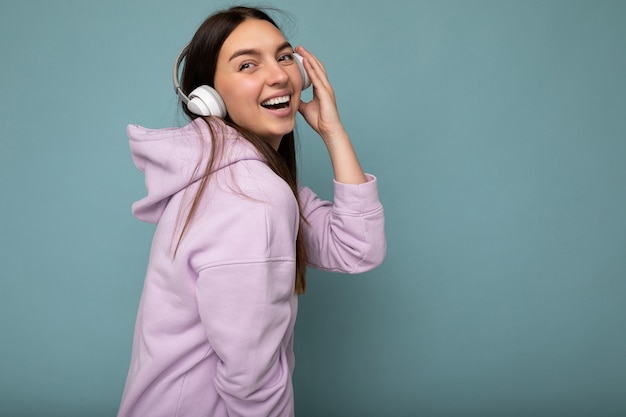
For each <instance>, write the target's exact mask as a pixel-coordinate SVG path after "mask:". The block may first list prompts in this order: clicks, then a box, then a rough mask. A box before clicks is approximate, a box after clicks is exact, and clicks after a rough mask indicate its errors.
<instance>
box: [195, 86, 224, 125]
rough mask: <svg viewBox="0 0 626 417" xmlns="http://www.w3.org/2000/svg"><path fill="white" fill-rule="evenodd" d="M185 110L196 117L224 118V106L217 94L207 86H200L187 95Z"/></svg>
mask: <svg viewBox="0 0 626 417" xmlns="http://www.w3.org/2000/svg"><path fill="white" fill-rule="evenodd" d="M187 108H188V109H189V111H190V112H192V113H193V114H197V115H198V116H217V117H220V118H224V117H225V116H226V105H225V104H224V100H222V97H220V95H219V93H218V92H217V91H216V90H215V89H214V88H212V87H209V86H208V85H201V86H200V87H198V88H196V89H194V90H193V91H192V92H191V93H190V94H189V102H188V103H187Z"/></svg>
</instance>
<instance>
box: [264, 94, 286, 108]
mask: <svg viewBox="0 0 626 417" xmlns="http://www.w3.org/2000/svg"><path fill="white" fill-rule="evenodd" d="M290 100H291V96H290V95H286V96H282V97H274V98H271V99H269V100H266V101H264V102H263V103H261V106H263V107H265V108H266V109H270V110H280V109H285V108H287V107H289V101H290Z"/></svg>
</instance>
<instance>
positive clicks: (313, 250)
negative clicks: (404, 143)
mask: <svg viewBox="0 0 626 417" xmlns="http://www.w3.org/2000/svg"><path fill="white" fill-rule="evenodd" d="M217 126H218V127H217V128H218V130H219V129H222V130H223V132H224V152H223V156H222V158H221V159H219V160H218V163H217V164H216V167H215V170H214V172H213V174H212V175H211V177H210V181H209V183H208V185H207V187H206V189H205V191H204V193H203V198H202V200H201V203H200V206H199V207H198V210H197V212H196V213H197V214H196V216H195V218H194V219H193V221H192V223H191V225H190V226H189V228H188V229H187V231H186V233H185V236H184V238H183V239H182V241H181V244H180V246H179V248H178V252H177V254H176V257H175V258H173V257H172V254H173V250H174V248H175V247H176V242H177V241H178V236H179V234H180V227H181V225H182V224H184V221H185V219H186V214H187V211H188V208H189V204H190V201H191V200H192V199H193V196H194V195H195V192H196V190H197V189H198V185H199V181H198V180H199V179H200V178H201V176H202V173H203V171H204V169H203V167H202V166H201V167H200V168H199V169H196V166H197V164H198V161H199V159H200V155H201V154H202V153H203V152H204V155H208V152H209V149H210V146H211V140H210V133H209V130H208V128H207V126H206V123H205V122H204V121H203V120H202V119H200V118H198V119H196V120H195V121H194V122H191V123H190V124H188V125H187V126H184V127H182V128H167V129H159V130H152V129H146V128H143V127H140V126H137V125H130V126H128V136H129V138H130V147H131V151H132V155H133V160H134V162H135V164H136V166H137V167H138V168H139V169H140V170H141V171H143V172H144V173H145V177H146V180H145V181H146V188H147V190H148V194H147V196H146V197H145V198H143V199H141V200H139V201H137V202H136V203H135V204H134V205H133V213H134V214H135V215H136V216H137V217H138V218H139V219H140V220H143V221H146V222H150V223H156V225H157V227H156V231H155V234H154V239H153V242H152V248H151V253H150V260H149V263H148V269H147V273H146V278H145V284H144V289H143V294H142V297H141V302H140V305H139V312H138V315H137V323H136V327H135V335H134V342H133V350H132V357H131V363H130V369H129V372H128V379H127V381H126V387H125V390H124V394H123V397H122V401H121V405H120V409H119V414H118V416H119V417H126V416H141V417H159V416H212V417H219V416H263V417H269V416H292V415H293V414H294V405H293V389H292V382H291V375H292V372H293V368H294V354H293V329H294V323H295V320H296V313H297V300H298V299H297V296H296V295H295V294H294V280H295V240H296V233H297V230H298V227H299V225H300V218H299V212H298V207H297V203H296V200H295V198H294V196H293V193H292V192H291V189H290V188H289V186H288V185H287V184H286V183H285V182H284V181H283V180H282V179H281V178H280V177H278V176H277V175H276V174H275V173H274V172H272V170H271V169H270V168H269V167H268V166H267V165H266V164H265V163H264V162H263V158H262V157H261V156H260V155H259V154H258V152H257V151H256V150H255V149H254V147H253V146H252V145H251V144H250V143H249V142H247V141H246V140H245V139H243V138H241V137H240V136H239V135H238V134H237V132H236V131H235V130H234V129H232V128H229V127H226V126H224V125H223V124H222V123H219V124H218V125H217ZM299 196H300V200H301V204H302V209H303V214H304V216H305V217H306V219H307V221H308V222H309V224H308V225H307V224H305V223H303V224H302V227H303V234H304V237H305V242H306V246H307V250H308V261H309V266H311V267H313V268H319V269H325V270H330V271H340V272H347V273H359V272H363V271H367V270H370V269H372V268H374V267H376V266H378V265H379V264H380V263H381V262H382V261H383V258H384V256H385V234H384V217H383V208H382V205H381V203H380V201H379V199H378V191H377V186H376V179H375V178H374V177H373V176H370V175H368V182H367V183H365V184H360V185H346V184H340V183H337V182H335V198H334V204H331V203H329V202H327V201H322V200H321V199H319V198H318V197H317V196H316V195H315V194H314V193H313V192H312V191H311V190H310V189H308V188H306V187H301V188H300V190H299Z"/></svg>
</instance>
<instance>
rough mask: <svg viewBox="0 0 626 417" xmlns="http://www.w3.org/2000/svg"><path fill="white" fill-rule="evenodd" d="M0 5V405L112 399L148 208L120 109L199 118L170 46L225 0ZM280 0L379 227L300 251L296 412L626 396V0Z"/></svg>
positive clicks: (325, 176)
mask: <svg viewBox="0 0 626 417" xmlns="http://www.w3.org/2000/svg"><path fill="white" fill-rule="evenodd" d="M0 4H1V6H0V34H1V36H0V53H1V56H2V65H1V67H0V91H1V94H2V96H1V98H2V99H1V101H0V112H1V113H0V114H1V118H0V123H1V124H0V128H1V131H0V192H1V195H0V415H2V416H16V417H19V416H47V417H53V416H64V417H71V416H112V415H114V414H115V412H116V410H117V405H118V403H119V399H120V396H121V392H122V389H123V384H124V380H125V375H126V371H127V367H128V361H129V357H130V348H131V339H132V329H133V325H134V320H135V313H136V309H137V304H138V301H139V295H140V292H141V287H142V283H143V276H144V272H145V266H146V262H147V257H148V251H149V246H150V239H151V235H152V231H153V226H151V225H148V224H144V223H141V222H140V221H138V220H136V219H134V218H133V217H132V215H131V212H130V204H131V203H132V202H133V201H134V200H137V199H139V198H141V197H142V196H143V193H144V185H143V178H142V176H141V174H140V173H139V171H138V170H136V168H135V167H134V165H133V164H132V161H131V159H130V155H129V150H128V145H127V138H126V135H125V126H126V124H128V123H138V124H142V125H145V126H148V127H166V126H172V125H180V124H181V123H183V122H184V119H183V118H182V116H181V114H180V112H179V110H178V106H177V102H176V97H175V95H174V92H173V88H172V85H171V79H170V77H171V75H170V74H171V65H172V63H173V60H174V57H175V56H176V54H177V52H178V51H179V49H180V47H181V46H182V45H183V44H184V43H185V42H187V41H188V40H189V39H190V37H191V36H192V34H193V32H194V31H195V29H196V28H197V26H198V25H199V24H200V23H201V21H202V20H203V19H204V18H205V17H206V16H207V15H208V14H209V13H211V12H213V11H214V10H216V9H217V8H220V7H222V6H225V5H230V3H227V2H222V1H212V2H210V1H200V0H193V1H191V0H189V1H165V0H138V1H128V0H124V1H122V0H113V1H85V0H81V1H79V0H76V1H69V0H60V1H54V2H48V1H43V0H26V1H19V2H18V1H8V0H2V2H1V3H0ZM272 4H273V5H275V6H277V7H279V8H282V9H283V10H285V11H287V12H289V13H291V14H292V15H293V19H292V20H289V19H282V20H281V21H282V22H283V23H286V26H285V30H286V33H287V35H288V36H289V38H290V39H291V40H292V43H294V44H303V45H305V46H307V47H308V48H309V49H311V50H312V51H313V52H314V53H316V54H317V55H318V56H319V57H320V58H321V59H322V60H323V62H324V63H325V65H326V67H327V69H328V72H329V74H330V78H331V81H332V82H333V85H334V87H335V90H336V93H337V97H338V104H339V107H340V112H341V115H342V118H343V121H344V124H345V125H346V127H347V129H348V131H349V132H350V134H351V137H352V140H353V142H354V145H355V147H356V149H357V151H358V153H359V156H360V159H361V162H362V164H363V166H364V168H365V169H366V170H367V171H368V172H372V173H374V174H376V175H377V177H378V179H379V184H380V193H381V198H382V200H383V203H384V205H385V209H386V219H387V234H388V256H387V258H386V261H385V263H384V264H383V265H382V266H381V267H380V268H378V269H376V270H374V271H372V272H369V273H366V274H362V275H359V276H341V275H335V274H329V273H320V272H315V271H312V272H310V274H309V291H308V292H307V294H306V295H305V296H303V297H301V301H300V302H301V309H300V314H299V319H298V324H297V328H296V355H297V358H298V359H297V366H296V371H295V375H294V380H295V391H296V407H297V413H298V416H300V417H303V416H348V417H349V416H415V415H420V416H530V415H532V416H590V415H597V416H623V415H626V396H625V395H624V392H626V325H625V322H626V99H625V97H626V24H625V22H626V2H624V1H619V0H616V1H610V0H604V1H591V0H588V1H577V0H571V1H565V0H564V1H556V0H551V1H535V0H529V1H507V0H503V1H495V0H492V1H483V0H467V1H462V0H457V1H453V0H443V1H434V0H433V1H415V0H410V1H409V0H404V1H402V0H390V1H380V0H360V1H358V2H357V1H352V0H350V1H347V0H346V1H340V0H315V1H301V0H293V1H287V0H280V1H279V0H277V1H274V2H273V3H272ZM299 126H300V128H299V133H300V139H301V151H300V162H301V179H302V182H304V183H305V184H307V185H310V186H311V187H312V188H314V189H315V190H316V191H317V192H318V193H319V194H320V195H321V196H323V197H325V198H331V197H332V194H331V193H332V188H331V179H332V171H331V168H330V164H329V162H328V157H327V155H326V151H325V149H324V147H323V144H322V143H321V141H320V140H319V138H317V137H315V135H314V134H313V132H312V131H311V130H310V129H309V128H308V127H307V126H306V125H305V123H304V122H303V120H302V119H299Z"/></svg>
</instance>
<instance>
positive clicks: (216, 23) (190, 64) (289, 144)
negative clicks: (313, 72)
mask: <svg viewBox="0 0 626 417" xmlns="http://www.w3.org/2000/svg"><path fill="white" fill-rule="evenodd" d="M248 19H258V20H265V21H267V22H269V23H271V24H272V25H274V26H275V27H276V28H278V29H279V30H280V28H279V27H278V25H277V24H276V23H275V22H274V20H273V19H272V18H271V17H270V16H269V15H268V14H267V13H265V12H263V11H262V10H259V9H256V8H250V7H240V6H238V7H232V8H230V9H227V10H223V11H220V12H217V13H214V14H213V15H211V16H209V17H208V18H207V19H206V20H205V21H204V22H203V23H202V25H200V27H199V28H198V30H197V31H196V33H195V35H194V36H193V39H192V40H191V42H190V44H189V48H188V50H187V55H186V56H185V65H184V67H183V70H182V75H181V88H182V90H183V92H185V93H186V94H189V92H190V91H192V90H193V89H194V88H196V87H198V86H200V85H208V86H211V87H213V86H214V79H215V70H216V67H217V58H218V56H219V52H220V49H221V48H222V45H223V44H224V42H225V41H226V38H228V36H229V35H230V34H231V33H232V32H233V30H235V28H236V27H237V26H239V24H241V23H243V22H244V21H246V20H248ZM181 104H182V103H181ZM182 108H183V111H184V112H185V113H186V114H187V116H189V117H190V118H191V119H195V118H197V117H198V116H197V115H195V114H193V113H191V112H190V111H189V109H187V106H185V105H184V104H182ZM210 119H211V118H210V117H209V118H206V119H204V120H205V122H206V123H207V125H208V128H209V132H210V133H211V138H212V146H211V149H210V153H209V155H208V160H207V163H206V165H205V168H204V172H203V175H202V179H201V181H200V184H199V188H198V190H197V192H196V194H195V196H194V198H193V200H192V203H191V206H190V208H189V212H188V213H187V216H186V219H185V222H184V224H183V227H182V229H181V232H180V235H179V236H178V241H177V243H176V249H175V251H174V256H176V251H177V250H178V247H179V246H180V243H181V241H182V239H183V237H184V235H185V232H186V231H187V229H188V227H189V225H190V223H191V221H192V219H193V217H194V215H195V214H196V211H197V209H198V206H199V204H200V200H201V198H202V194H203V191H204V190H205V188H206V185H207V183H208V181H209V177H210V174H211V172H212V169H213V167H214V166H215V162H216V159H218V158H219V157H220V155H221V151H222V148H223V140H222V136H221V134H220V133H221V132H219V130H218V129H217V128H216V124H217V123H215V121H211V120H210ZM223 121H224V123H225V124H227V125H229V126H231V127H233V128H234V129H236V130H237V131H238V132H239V133H240V134H241V136H242V137H243V138H244V139H246V140H247V141H249V142H250V143H251V144H252V145H253V146H254V147H255V148H256V150H257V151H258V152H259V154H260V155H261V156H262V157H263V158H264V160H265V162H266V163H267V165H268V166H269V167H270V168H271V169H272V171H274V172H275V173H276V174H277V175H278V176H279V177H281V178H282V179H283V180H284V181H285V182H286V183H287V184H288V185H289V187H290V188H291V191H292V192H293V195H294V197H295V198H296V201H297V203H298V209H299V211H300V218H301V222H306V219H305V218H304V217H303V213H302V207H301V205H300V199H299V197H298V182H297V178H298V175H297V164H296V147H295V138H294V133H293V131H291V132H289V133H288V134H286V135H285V136H283V138H282V141H281V143H280V146H279V147H278V150H275V149H274V148H272V147H271V146H270V145H269V144H268V143H267V142H265V141H264V140H263V139H261V138H259V137H258V136H257V135H254V134H252V132H248V131H246V130H245V129H243V128H241V127H240V126H238V125H236V124H235V123H234V122H233V121H232V120H231V119H230V117H229V116H226V117H225V118H224V120H223ZM201 162H202V161H200V162H199V163H198V166H197V167H196V169H199V167H200V165H201ZM301 229H302V227H299V228H298V234H297V236H296V276H295V288H294V290H295V293H296V294H302V293H304V291H305V290H306V263H307V256H306V247H305V244H304V238H303V236H302V232H301Z"/></svg>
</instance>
